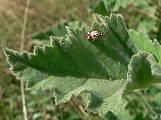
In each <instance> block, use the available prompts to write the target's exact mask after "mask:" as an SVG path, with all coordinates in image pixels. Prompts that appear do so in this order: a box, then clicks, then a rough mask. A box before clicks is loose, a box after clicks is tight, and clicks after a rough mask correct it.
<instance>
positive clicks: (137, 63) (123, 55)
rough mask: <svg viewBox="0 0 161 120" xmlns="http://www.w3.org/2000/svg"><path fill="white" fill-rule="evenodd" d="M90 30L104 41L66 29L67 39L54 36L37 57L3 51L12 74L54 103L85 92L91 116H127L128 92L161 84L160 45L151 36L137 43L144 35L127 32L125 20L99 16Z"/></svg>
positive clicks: (39, 48) (77, 29)
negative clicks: (48, 93) (50, 94)
mask: <svg viewBox="0 0 161 120" xmlns="http://www.w3.org/2000/svg"><path fill="white" fill-rule="evenodd" d="M91 30H98V31H100V32H102V33H103V36H102V37H100V38H98V39H97V40H95V41H90V40H88V39H87V38H85V37H84V34H85V33H86V32H87V30H86V29H85V28H84V27H83V28H74V29H73V28H69V27H67V34H66V36H65V37H61V38H60V37H52V40H51V45H45V46H43V47H35V49H34V53H28V52H17V51H13V50H10V49H5V54H6V56H7V58H8V61H9V63H10V65H11V70H12V72H13V73H14V74H15V75H16V76H17V78H18V79H21V80H24V81H25V82H26V85H27V87H29V88H32V89H41V90H51V91H52V92H53V95H54V97H55V101H56V104H59V103H65V102H68V101H69V100H70V99H71V98H72V96H78V95H79V94H82V93H83V94H85V95H86V97H87V102H86V104H87V109H89V110H90V111H93V112H96V113H98V114H99V115H100V116H105V117H107V118H108V117H109V112H112V114H114V115H118V116H119V117H120V118H122V117H123V116H128V113H127V115H125V114H124V115H123V114H121V112H120V111H124V107H125V105H124V104H125V103H124V100H125V99H124V97H125V93H127V92H129V91H132V90H135V89H138V88H145V87H147V86H148V85H150V84H153V83H160V82H161V67H160V65H159V64H158V62H159V63H160V59H159V58H160V57H159V56H157V52H158V51H156V49H158V45H157V46H155V45H153V44H151V43H149V42H150V40H149V39H148V38H147V37H146V39H145V41H139V40H140V39H142V36H141V35H140V34H139V33H136V32H128V30H127V28H126V25H125V23H124V20H123V18H122V16H121V15H115V14H111V16H110V17H108V16H106V17H103V16H98V21H95V23H94V24H93V26H92V28H91ZM38 36H39V35H38ZM62 36H64V35H62ZM143 37H145V36H143ZM138 41H139V42H138ZM145 43H149V44H148V45H149V48H152V49H151V50H150V51H148V50H146V49H144V46H145ZM156 43H157V42H156ZM157 44H158V43H157ZM155 57H156V58H157V59H156V58H155Z"/></svg>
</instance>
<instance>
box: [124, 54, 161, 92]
mask: <svg viewBox="0 0 161 120" xmlns="http://www.w3.org/2000/svg"><path fill="white" fill-rule="evenodd" d="M127 79H128V86H127V87H128V91H129V90H134V89H138V88H145V87H147V86H148V85H150V84H154V83H160V82H161V67H160V65H159V64H158V63H157V61H156V59H155V57H154V56H153V55H152V54H150V53H147V52H139V53H137V54H136V55H134V56H133V57H132V60H131V62H130V65H129V71H128V78H127Z"/></svg>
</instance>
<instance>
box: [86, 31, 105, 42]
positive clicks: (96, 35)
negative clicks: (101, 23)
mask: <svg viewBox="0 0 161 120" xmlns="http://www.w3.org/2000/svg"><path fill="white" fill-rule="evenodd" d="M101 36H103V34H102V33H101V32H99V31H91V32H88V33H87V34H85V37H86V38H88V39H90V40H93V41H94V40H96V39H97V38H99V37H101Z"/></svg>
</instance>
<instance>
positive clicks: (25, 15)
mask: <svg viewBox="0 0 161 120" xmlns="http://www.w3.org/2000/svg"><path fill="white" fill-rule="evenodd" d="M30 1H31V0H27V5H26V7H25V13H24V21H23V26H22V32H21V44H20V50H23V49H24V43H25V32H26V24H27V18H28V9H29V5H30ZM20 85H21V97H22V106H23V114H24V120H28V117H27V109H26V101H25V92H24V82H23V81H22V80H20Z"/></svg>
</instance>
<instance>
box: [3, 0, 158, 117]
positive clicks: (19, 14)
mask: <svg viewBox="0 0 161 120" xmlns="http://www.w3.org/2000/svg"><path fill="white" fill-rule="evenodd" d="M25 7H26V0H0V120H23V113H22V103H21V92H20V81H17V80H16V78H15V77H14V76H12V74H11V73H10V71H9V69H8V68H9V66H8V64H7V63H6V60H5V57H4V54H3V50H2V49H3V48H4V47H9V48H12V49H15V50H19V49H20V44H21V31H22V27H23V22H24V12H25ZM111 12H115V13H120V14H122V15H123V16H124V18H125V21H126V23H127V26H128V28H133V29H136V30H137V31H142V32H145V33H147V35H148V36H149V37H150V38H151V40H154V39H155V38H157V40H158V42H160V43H161V2H160V1H159V0H31V2H30V6H29V11H28V18H27V24H26V32H25V46H24V47H25V48H24V49H25V50H28V51H32V50H33V46H34V45H42V44H49V36H50V35H54V36H64V35H65V34H66V30H65V26H72V27H82V26H87V27H90V26H91V25H92V20H93V19H94V13H99V14H101V15H109V14H110V13H111ZM160 88H161V87H158V86H155V85H153V86H150V87H149V88H147V89H144V90H139V91H136V92H134V93H131V94H130V95H129V96H127V98H126V99H127V101H128V102H127V107H126V108H127V110H128V111H129V113H130V114H131V116H132V118H133V120H161V118H159V117H158V116H159V115H160V116H161V89H160ZM25 95H26V104H27V112H28V118H29V120H101V118H100V117H98V116H96V115H94V114H92V113H87V112H86V111H84V109H83V106H84V105H83V102H82V101H81V99H79V98H73V99H72V100H71V102H70V103H67V104H63V105H59V106H55V105H54V102H53V101H54V98H52V97H51V96H52V95H51V93H50V92H49V91H45V92H44V93H42V92H38V91H25ZM44 96H45V97H44Z"/></svg>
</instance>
